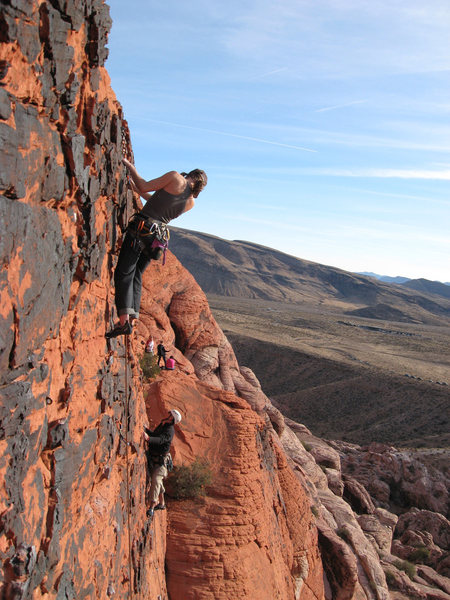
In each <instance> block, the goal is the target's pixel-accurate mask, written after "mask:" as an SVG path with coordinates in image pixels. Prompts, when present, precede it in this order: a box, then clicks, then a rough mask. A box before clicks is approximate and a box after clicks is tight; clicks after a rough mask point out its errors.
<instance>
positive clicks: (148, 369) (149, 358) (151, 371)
mask: <svg viewBox="0 0 450 600" xmlns="http://www.w3.org/2000/svg"><path fill="white" fill-rule="evenodd" d="M139 365H140V367H141V371H142V374H143V375H144V377H145V379H154V378H155V377H156V376H157V375H159V374H160V372H161V369H160V368H159V367H158V357H157V356H156V355H155V354H152V353H151V352H144V354H143V355H142V356H141V358H140V359H139Z"/></svg>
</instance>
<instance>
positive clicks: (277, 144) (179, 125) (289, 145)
mask: <svg viewBox="0 0 450 600" xmlns="http://www.w3.org/2000/svg"><path fill="white" fill-rule="evenodd" d="M144 118H145V120H146V121H149V122H150V123H160V124H162V125H171V126H173V127H182V128H184V129H193V130H195V131H204V132H205V133H213V134H215V135H224V136H227V137H233V138H238V139H240V140H249V141H251V142H260V143H261V144H269V145H271V146H281V147H282V148H292V149H293V150H302V151H304V152H318V150H313V149H312V148H305V147H303V146H295V145H293V144H283V143H282V142H273V141H271V140H264V139H262V138H256V137H251V136H248V135H239V134H237V133H228V132H226V131H217V130H216V129H205V128H204V127H193V126H192V125H183V124H181V123H172V122H170V121H159V120H157V119H149V118H146V117H144Z"/></svg>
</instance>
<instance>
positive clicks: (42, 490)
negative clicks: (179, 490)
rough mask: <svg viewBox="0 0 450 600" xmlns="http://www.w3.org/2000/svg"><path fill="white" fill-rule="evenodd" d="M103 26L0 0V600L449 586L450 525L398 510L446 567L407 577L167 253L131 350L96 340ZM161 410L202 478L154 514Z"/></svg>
mask: <svg viewBox="0 0 450 600" xmlns="http://www.w3.org/2000/svg"><path fill="white" fill-rule="evenodd" d="M109 27H110V20H109V16H108V10H107V8H106V6H105V5H104V4H103V2H102V1H101V0H74V1H71V2H67V1H66V0H51V1H50V0H48V1H46V0H41V1H39V2H38V1H37V0H35V1H30V0H9V1H6V2H3V12H2V15H1V17H0V39H1V41H2V47H1V55H0V140H1V144H2V147H3V151H2V168H1V171H0V190H1V191H2V195H1V196H0V218H1V223H2V232H3V233H2V236H1V238H0V256H1V274H0V297H1V306H0V318H1V328H0V365H1V380H0V386H1V387H0V389H1V394H2V402H1V405H0V477H1V482H2V483H1V492H0V561H1V578H0V580H1V583H0V596H1V597H2V598H6V599H9V598H17V599H19V598H24V599H25V598H33V599H39V598H56V599H58V600H63V599H65V598H89V599H90V598H92V599H94V598H102V599H104V598H121V599H122V598H127V597H129V598H135V597H136V598H137V597H146V598H157V597H161V598H167V597H170V599H171V600H188V599H211V600H212V599H227V600H228V599H229V598H231V597H237V598H245V599H248V600H256V598H258V599H262V600H273V599H274V598H279V599H280V600H290V599H296V600H298V599H301V600H306V599H310V598H311V599H313V598H314V599H320V598H323V597H324V596H325V597H326V598H329V599H331V598H338V599H348V600H352V599H354V600H364V599H366V598H367V599H372V598H373V599H376V598H377V599H380V600H382V599H385V598H386V599H387V598H388V597H389V592H388V589H387V585H386V579H385V575H384V571H383V568H384V569H385V570H389V572H391V575H392V577H394V579H396V582H397V583H396V587H398V588H401V589H403V590H408V591H407V593H409V592H411V594H412V593H414V594H415V595H417V596H418V597H423V598H430V599H431V598H441V599H442V600H443V599H444V598H445V592H444V591H443V590H444V589H446V588H445V586H446V585H447V583H446V581H445V580H446V577H445V574H446V573H447V571H445V568H446V564H447V563H446V562H445V561H446V558H445V548H444V546H445V544H446V543H447V541H448V540H447V541H446V538H445V536H444V535H441V534H440V533H439V532H440V531H441V529H442V528H444V529H445V527H446V522H444V521H442V519H439V518H438V517H436V516H434V513H432V514H431V515H430V514H428V512H430V511H426V510H422V511H419V514H416V513H415V512H414V511H412V513H411V514H410V515H407V516H406V517H405V518H402V519H400V521H401V527H402V529H401V538H400V539H399V540H398V541H397V542H396V543H397V546H398V549H399V551H401V552H404V553H405V555H407V556H409V554H408V552H410V550H409V548H413V547H414V546H413V544H414V543H415V542H417V540H419V541H420V540H426V539H428V538H427V532H426V531H424V529H426V528H427V527H428V525H424V523H431V524H432V526H431V525H430V528H432V530H433V532H434V531H435V530H436V532H435V535H434V537H433V536H432V534H429V535H431V536H432V541H433V544H434V546H435V548H433V552H434V555H433V556H436V561H439V565H441V567H442V568H441V571H440V573H439V575H438V574H437V573H436V572H435V571H434V569H433V568H431V567H427V566H426V565H424V566H423V567H422V568H421V571H420V576H419V580H418V581H416V582H415V583H414V584H413V583H409V581H405V580H404V578H403V579H402V577H403V576H402V574H401V573H400V571H398V570H396V569H395V567H394V566H393V564H392V563H393V557H392V555H391V554H390V552H391V547H393V546H394V545H395V544H393V543H392V539H393V532H394V528H395V526H396V523H397V517H396V516H395V515H393V514H392V513H390V512H389V511H388V510H386V509H385V508H382V507H375V503H376V502H377V501H379V498H380V497H381V496H378V497H375V496H376V494H375V495H374V496H373V497H371V496H370V495H369V492H368V491H367V490H366V488H365V487H364V485H362V484H361V483H359V482H358V481H356V479H354V478H352V477H350V476H349V475H348V474H347V476H346V475H344V474H343V469H342V467H341V461H342V462H343V463H344V465H345V464H346V463H348V460H350V459H347V458H346V455H345V452H344V450H343V449H342V448H339V447H338V450H336V449H335V448H334V447H332V446H331V445H330V444H327V443H325V442H323V441H322V440H317V438H314V436H312V434H310V432H308V431H307V430H305V428H303V427H302V426H300V425H298V424H295V423H292V422H289V423H287V424H286V422H285V420H284V418H283V416H282V415H281V414H280V413H279V411H278V410H277V409H276V408H274V407H273V406H272V404H271V403H270V401H269V400H268V398H267V397H266V396H265V395H264V393H263V391H262V390H261V388H260V386H259V383H258V381H257V380H256V378H255V376H254V375H253V373H252V372H251V371H250V370H249V369H246V368H245V367H241V366H240V365H238V363H237V361H236V358H235V356H234V353H233V350H232V348H231V346H230V344H229V343H228V341H227V339H226V337H225V336H224V334H223V332H222V331H221V330H220V329H219V328H218V327H217V325H216V323H215V321H214V319H213V318H212V315H211V313H210V310H209V307H208V304H207V301H206V298H205V295H204V294H203V292H202V290H201V289H200V288H199V287H198V285H197V284H196V283H195V281H194V279H193V278H192V276H191V275H190V274H189V273H188V272H187V271H186V270H185V269H184V268H183V267H182V266H181V265H180V263H179V262H178V261H177V260H176V258H175V257H174V256H173V255H170V254H169V256H168V261H167V264H166V265H165V266H164V267H162V266H161V265H159V264H152V265H151V266H150V268H149V269H148V271H147V272H146V276H145V281H144V287H145V291H144V295H143V302H142V319H141V321H140V323H139V324H138V328H137V332H136V333H134V334H133V335H132V336H131V337H130V340H129V344H128V347H127V348H126V347H125V345H124V342H123V340H112V341H111V342H106V340H105V338H104V333H105V330H106V329H108V328H109V326H110V324H111V322H112V320H113V318H114V314H113V312H114V311H113V308H112V307H113V287H112V274H113V270H114V265H115V262H116V255H117V250H118V246H119V244H120V225H123V224H124V222H125V221H126V219H127V216H129V215H130V214H131V212H132V210H133V206H132V204H133V199H132V194H131V193H130V192H129V191H127V188H126V184H125V181H126V180H125V173H124V169H123V168H122V167H121V163H120V160H121V140H122V133H125V134H126V132H127V127H126V123H125V122H124V121H123V116H122V112H121V108H120V105H119V104H118V103H117V101H116V99H115V97H114V94H113V92H112V91H111V89H110V87H109V79H108V75H107V73H106V71H105V69H104V66H103V65H104V61H105V58H106V53H107V51H106V50H105V42H106V36H107V32H108V29H109ZM125 137H126V135H125ZM128 150H130V149H129V148H128ZM149 334H152V335H153V337H154V338H155V340H157V341H159V340H160V339H161V340H163V341H164V343H165V345H166V347H170V349H171V352H172V353H173V354H174V356H175V358H176V359H177V362H178V366H177V370H176V371H175V372H162V374H161V375H160V376H159V377H158V378H157V379H156V380H155V381H153V382H151V383H149V382H145V381H143V379H142V373H141V370H140V368H139V366H138V359H139V356H140V354H141V353H142V350H143V342H144V341H145V340H146V339H147V337H148V335H149ZM173 406H176V407H177V408H178V409H179V410H180V411H181V412H182V413H183V422H182V424H181V426H180V427H179V428H178V430H177V435H176V439H175V442H174V453H173V454H174V458H175V462H176V463H177V464H182V463H190V462H192V461H193V459H194V458H195V457H197V456H202V457H205V458H207V459H208V460H209V461H210V464H211V465H212V469H213V481H212V484H211V486H209V487H208V490H207V495H206V497H204V498H202V499H200V500H196V501H193V500H185V501H173V500H172V501H170V500H169V510H168V511H167V512H161V513H159V514H157V515H156V516H155V518H154V521H153V523H152V524H149V523H148V522H147V519H146V516H145V509H146V506H145V487H146V483H147V481H146V478H147V475H146V467H145V457H144V451H143V439H142V428H143V426H144V424H147V423H148V420H150V421H151V422H152V423H156V422H157V421H158V419H159V418H160V416H161V414H162V413H163V411H164V410H166V409H167V408H168V407H173ZM305 436H306V437H305ZM305 440H306V441H308V442H309V443H310V444H311V446H312V449H310V450H309V451H308V450H307V449H306V448H305V446H304V445H303V444H305ZM302 442H303V444H302ZM349 452H350V451H349ZM352 453H353V449H352V450H351V452H350V454H352ZM374 454H376V453H374V452H368V456H369V458H368V459H367V460H366V457H365V456H364V455H362V457H360V458H359V459H358V460H360V462H361V464H362V465H363V466H362V467H361V469H362V471H364V472H363V476H364V477H365V476H366V475H367V473H366V466H365V465H366V462H368V461H369V459H370V460H375V463H376V464H386V462H385V461H386V457H379V456H378V457H375V459H374ZM352 456H353V454H352ZM358 456H359V455H358ZM351 460H353V462H357V460H356V459H355V458H354V456H353V458H351ZM365 461H366V462H365ZM390 464H394V463H393V461H391V462H390ZM364 477H362V480H363V483H366V482H365V480H364ZM367 485H368V484H367ZM368 487H370V486H368ZM410 487H411V486H410ZM430 489H433V490H434V489H436V490H437V489H438V488H437V487H435V488H433V487H432V488H430ZM370 491H371V493H372V494H374V492H373V490H370ZM376 491H377V493H378V492H379V493H380V494H381V495H382V493H383V492H384V491H386V490H385V486H384V487H383V481H381V478H380V484H379V485H378V486H377V490H376ZM441 491H442V490H441ZM421 497H422V496H421ZM441 500H442V496H441ZM422 501H423V502H425V500H422ZM311 508H312V509H311ZM422 508H423V507H422ZM430 508H431V510H434V509H435V506H434V505H431V504H430ZM354 511H355V512H354ZM424 513H427V514H424ZM447 523H448V522H447ZM410 528H412V534H411V532H409V529H410ZM408 532H409V533H408ZM319 543H320V550H319ZM380 556H381V558H382V559H383V560H380ZM432 566H434V567H436V568H438V567H437V562H436V564H434V563H433V565H432ZM323 567H324V570H325V573H326V577H325V589H324V586H323ZM427 569H428V570H427ZM439 577H440V579H439ZM432 582H434V583H432ZM436 586H437V587H436ZM438 588H440V591H436V590H437V589H438ZM430 590H431V591H430ZM403 597H405V596H403Z"/></svg>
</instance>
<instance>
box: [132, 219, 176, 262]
mask: <svg viewBox="0 0 450 600" xmlns="http://www.w3.org/2000/svg"><path fill="white" fill-rule="evenodd" d="M127 232H129V233H130V235H131V236H132V238H133V249H134V250H135V251H136V252H144V253H145V254H146V255H147V256H148V257H149V258H151V259H153V260H158V259H159V258H161V256H163V265H164V264H165V263H166V251H167V249H168V247H169V239H170V232H169V228H168V227H167V225H166V224H165V223H162V222H161V221H152V220H151V219H148V218H147V217H144V216H143V215H141V214H140V213H136V214H135V215H133V217H132V218H131V220H130V222H129V223H128V227H127Z"/></svg>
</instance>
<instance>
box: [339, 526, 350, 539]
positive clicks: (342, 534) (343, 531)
mask: <svg viewBox="0 0 450 600" xmlns="http://www.w3.org/2000/svg"><path fill="white" fill-rule="evenodd" d="M336 533H337V535H338V536H339V537H340V538H342V539H343V540H344V541H345V542H348V541H349V535H348V532H347V530H346V529H345V527H339V529H336Z"/></svg>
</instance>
